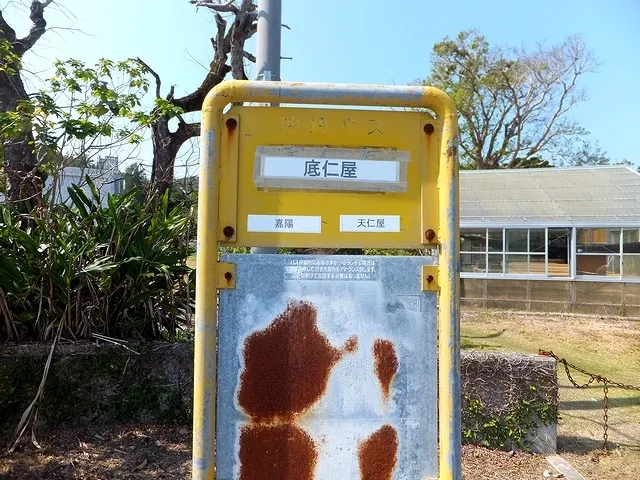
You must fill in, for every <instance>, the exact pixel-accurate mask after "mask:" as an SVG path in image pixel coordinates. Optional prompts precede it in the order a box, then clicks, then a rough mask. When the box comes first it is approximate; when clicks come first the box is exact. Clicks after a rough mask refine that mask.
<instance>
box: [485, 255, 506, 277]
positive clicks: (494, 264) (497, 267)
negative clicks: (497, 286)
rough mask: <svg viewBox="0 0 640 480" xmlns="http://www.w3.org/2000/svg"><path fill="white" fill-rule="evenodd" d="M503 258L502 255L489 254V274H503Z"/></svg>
mask: <svg viewBox="0 0 640 480" xmlns="http://www.w3.org/2000/svg"><path fill="white" fill-rule="evenodd" d="M502 263H503V258H502V254H501V253H500V254H493V253H490V254H489V265H488V267H489V273H503V271H502V270H503V269H502Z"/></svg>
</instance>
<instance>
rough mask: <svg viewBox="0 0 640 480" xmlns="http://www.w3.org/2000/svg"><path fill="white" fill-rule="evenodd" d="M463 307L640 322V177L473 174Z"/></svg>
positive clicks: (468, 178)
mask: <svg viewBox="0 0 640 480" xmlns="http://www.w3.org/2000/svg"><path fill="white" fill-rule="evenodd" d="M460 210H461V214H460V228H461V242H460V252H461V253H460V260H461V262H460V269H461V279H462V280H461V283H462V285H461V295H462V298H463V302H464V303H465V304H467V305H474V306H479V307H484V308H510V309H518V310H531V311H552V312H576V313H596V314H615V315H618V314H619V315H633V316H638V315H640V174H638V173H637V172H635V171H634V170H631V169H630V168H627V167H622V166H615V167H588V168H585V167H581V168H567V169H564V168H545V169H523V170H485V171H476V170H474V171H463V172H461V175H460Z"/></svg>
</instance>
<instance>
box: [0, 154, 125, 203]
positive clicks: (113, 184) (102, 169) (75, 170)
mask: <svg viewBox="0 0 640 480" xmlns="http://www.w3.org/2000/svg"><path fill="white" fill-rule="evenodd" d="M87 176H89V178H91V180H92V181H93V183H94V185H95V186H96V188H97V189H98V192H99V193H100V202H101V203H102V205H103V206H104V205H106V204H107V195H108V194H112V195H113V194H115V193H121V192H122V189H123V175H122V172H120V170H119V169H118V157H103V158H100V159H99V160H98V162H97V164H96V166H95V167H92V168H89V167H87V168H85V167H66V168H64V169H62V170H61V171H60V172H59V173H58V174H57V175H49V176H48V177H47V180H46V181H45V186H44V194H45V195H51V194H52V193H54V194H55V202H56V203H65V202H67V201H68V200H69V187H71V186H72V185H78V186H80V187H81V188H82V189H83V190H84V192H85V193H86V194H87V196H88V197H89V198H91V197H92V193H91V189H90V188H89V185H88V184H87V181H86V177H87ZM2 201H4V195H2V194H1V193H0V202H2Z"/></svg>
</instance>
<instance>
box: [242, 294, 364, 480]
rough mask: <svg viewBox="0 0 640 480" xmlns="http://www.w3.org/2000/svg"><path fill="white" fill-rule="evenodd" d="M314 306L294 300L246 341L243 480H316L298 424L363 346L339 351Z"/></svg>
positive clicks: (310, 447) (311, 448)
mask: <svg viewBox="0 0 640 480" xmlns="http://www.w3.org/2000/svg"><path fill="white" fill-rule="evenodd" d="M317 318H318V314H317V310H316V307H315V306H314V305H313V304H312V303H311V302H306V301H297V300H290V301H289V303H288V304H287V308H286V309H285V310H284V312H282V313H280V314H279V315H277V316H276V318H274V320H273V321H272V322H271V324H269V326H268V327H266V328H265V329H263V330H258V331H255V332H253V333H252V334H251V335H249V336H248V337H247V338H246V340H245V342H244V352H243V356H244V369H243V370H242V373H241V375H240V388H239V391H238V403H239V405H240V408H242V410H243V411H244V412H245V413H246V414H247V415H248V416H249V417H250V420H249V423H248V424H247V425H244V426H243V427H242V429H241V432H240V452H239V453H240V480H262V479H264V480H277V479H282V480H294V479H295V480H312V479H313V477H314V470H315V466H316V461H317V457H318V453H317V449H316V445H315V443H314V441H313V440H312V438H311V437H310V436H309V434H308V433H307V432H305V431H304V430H303V429H302V428H300V427H299V426H297V425H296V424H295V421H296V418H297V417H298V416H299V415H300V414H302V413H304V412H305V411H306V410H308V409H309V408H310V407H312V406H313V404H314V403H316V402H317V401H318V400H319V399H320V397H321V396H322V395H323V394H324V392H325V390H326V388H327V383H328V381H329V375H330V373H331V369H332V368H333V367H334V366H335V364H336V363H337V362H338V361H339V360H340V359H341V358H342V357H343V356H344V355H346V354H350V353H354V352H355V351H356V350H357V348H358V337H356V336H352V337H350V338H349V339H348V340H347V341H346V342H345V344H344V345H343V346H342V347H341V348H335V347H333V346H332V345H331V344H330V343H329V339H328V338H327V337H326V335H324V334H323V333H322V332H321V331H320V330H319V329H318V324H317Z"/></svg>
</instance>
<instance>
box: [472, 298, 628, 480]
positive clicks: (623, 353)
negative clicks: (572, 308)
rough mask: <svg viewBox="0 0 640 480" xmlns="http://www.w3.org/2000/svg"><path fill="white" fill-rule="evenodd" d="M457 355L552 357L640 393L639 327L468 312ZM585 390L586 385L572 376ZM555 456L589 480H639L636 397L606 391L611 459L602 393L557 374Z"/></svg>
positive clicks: (592, 318)
mask: <svg viewBox="0 0 640 480" xmlns="http://www.w3.org/2000/svg"><path fill="white" fill-rule="evenodd" d="M461 327H462V332H461V335H462V338H461V341H462V348H475V349H492V350H508V351H515V352H524V353H538V350H539V349H542V350H552V351H553V352H554V353H555V354H556V355H558V356H559V357H561V358H563V357H564V358H566V359H567V361H568V362H569V363H572V364H574V365H577V366H578V367H581V368H583V369H585V370H587V371H589V372H592V373H595V374H600V375H602V376H604V377H606V378H608V379H610V380H612V381H616V382H622V383H625V384H632V385H636V386H638V385H640V320H637V319H636V320H629V319H617V318H604V317H598V316H590V317H587V316H574V315H559V314H556V315H550V314H549V315H548V314H528V313H509V312H483V311H477V310H471V311H469V310H467V311H465V312H464V313H463V315H462V320H461ZM571 373H572V375H573V376H574V379H575V380H576V381H577V382H578V383H580V384H584V383H586V382H587V380H588V377H586V376H584V375H582V374H580V373H574V372H573V371H572V372H571ZM558 380H559V383H560V414H561V417H562V418H561V420H560V422H559V426H558V450H559V454H560V455H561V456H563V457H564V458H566V459H567V461H569V462H570V463H571V464H572V465H573V466H574V467H575V468H576V469H577V470H578V471H579V472H580V473H582V475H584V476H585V477H586V478H589V479H600V478H607V479H632V478H634V479H635V478H640V392H639V391H634V390H624V389H620V388H613V387H612V388H610V390H609V442H610V452H603V451H602V450H601V448H602V437H603V408H602V401H603V389H602V386H601V385H598V384H597V382H595V385H593V386H591V387H589V388H586V389H577V388H574V387H573V386H572V385H571V383H570V382H569V380H568V379H567V376H566V374H565V372H564V368H563V367H562V365H559V368H558Z"/></svg>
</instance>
